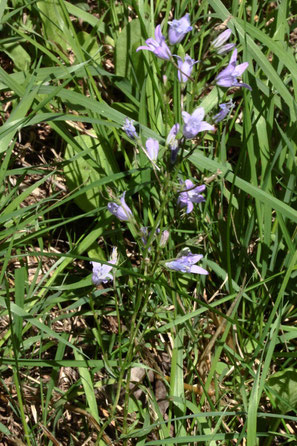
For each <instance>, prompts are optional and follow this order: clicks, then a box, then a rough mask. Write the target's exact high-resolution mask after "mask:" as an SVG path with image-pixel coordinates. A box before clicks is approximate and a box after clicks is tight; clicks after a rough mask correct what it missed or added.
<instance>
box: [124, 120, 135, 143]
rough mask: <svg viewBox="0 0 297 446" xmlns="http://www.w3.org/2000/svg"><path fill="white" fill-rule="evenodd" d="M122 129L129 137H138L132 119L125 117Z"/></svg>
mask: <svg viewBox="0 0 297 446" xmlns="http://www.w3.org/2000/svg"><path fill="white" fill-rule="evenodd" d="M122 129H123V130H124V132H125V133H126V135H127V136H129V138H131V139H137V138H138V135H137V132H136V128H135V127H134V125H133V121H132V119H128V118H126V120H125V124H124V125H123V127H122Z"/></svg>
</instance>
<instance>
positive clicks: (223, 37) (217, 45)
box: [212, 29, 235, 54]
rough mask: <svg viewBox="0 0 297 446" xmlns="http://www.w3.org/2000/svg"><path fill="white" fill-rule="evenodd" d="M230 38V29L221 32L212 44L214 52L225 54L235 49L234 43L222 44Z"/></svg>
mask: <svg viewBox="0 0 297 446" xmlns="http://www.w3.org/2000/svg"><path fill="white" fill-rule="evenodd" d="M230 36H231V29H226V31H224V32H222V33H221V34H220V35H218V37H217V38H216V39H214V41H213V42H212V47H213V48H214V49H215V50H216V52H217V53H218V54H225V53H228V51H231V50H232V49H233V48H234V47H235V43H227V44H226V45H224V43H225V42H226V41H227V40H228V39H229V37H230Z"/></svg>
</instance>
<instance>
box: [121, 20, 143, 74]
mask: <svg viewBox="0 0 297 446" xmlns="http://www.w3.org/2000/svg"><path fill="white" fill-rule="evenodd" d="M142 43H143V38H142V36H141V23H140V20H139V19H135V20H132V21H131V22H129V23H128V24H127V25H126V26H125V27H124V28H123V30H122V32H121V33H120V34H119V37H118V39H117V42H116V47H115V50H116V53H115V68H116V74H117V75H118V76H122V77H128V78H130V75H131V72H132V68H133V71H134V72H135V74H136V77H137V79H138V80H139V79H143V76H144V64H143V60H142V58H141V57H140V55H139V54H138V53H136V49H137V47H138V46H140V45H141V44H142Z"/></svg>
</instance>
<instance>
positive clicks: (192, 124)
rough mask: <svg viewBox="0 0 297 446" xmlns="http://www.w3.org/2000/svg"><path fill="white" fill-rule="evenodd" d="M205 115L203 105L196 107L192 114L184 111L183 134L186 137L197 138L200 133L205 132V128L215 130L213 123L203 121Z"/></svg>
mask: <svg viewBox="0 0 297 446" xmlns="http://www.w3.org/2000/svg"><path fill="white" fill-rule="evenodd" d="M204 115H205V111H204V108H203V107H198V108H196V110H194V112H193V113H192V114H191V115H190V113H187V112H185V111H183V112H182V117H183V120H184V128H183V135H184V137H185V138H187V139H192V138H195V136H196V135H197V134H198V133H200V132H203V131H204V130H215V127H214V126H213V125H210V124H208V122H206V121H202V119H203V118H204Z"/></svg>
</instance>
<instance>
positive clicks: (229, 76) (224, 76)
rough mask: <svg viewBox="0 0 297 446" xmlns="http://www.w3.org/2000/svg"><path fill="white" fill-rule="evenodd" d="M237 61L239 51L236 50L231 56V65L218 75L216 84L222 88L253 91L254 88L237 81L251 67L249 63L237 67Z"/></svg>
mask: <svg viewBox="0 0 297 446" xmlns="http://www.w3.org/2000/svg"><path fill="white" fill-rule="evenodd" d="M236 60H237V49H236V48H235V50H234V51H233V53H232V55H231V59H230V62H229V65H228V66H227V67H226V68H224V70H223V71H221V72H220V73H219V74H218V75H217V77H216V84H217V85H219V86H220V87H227V88H229V87H244V88H247V89H248V90H250V91H251V90H252V88H251V86H250V85H248V84H245V83H243V82H239V80H237V78H238V77H239V76H241V75H242V74H243V73H244V72H245V70H246V69H247V67H248V66H249V63H248V62H243V63H241V64H239V65H237V66H236Z"/></svg>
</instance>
